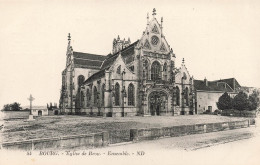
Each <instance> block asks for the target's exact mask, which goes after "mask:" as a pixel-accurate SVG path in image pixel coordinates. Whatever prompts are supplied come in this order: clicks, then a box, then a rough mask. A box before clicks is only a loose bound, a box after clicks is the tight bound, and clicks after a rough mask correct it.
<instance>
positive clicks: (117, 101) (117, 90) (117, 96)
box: [115, 83, 120, 105]
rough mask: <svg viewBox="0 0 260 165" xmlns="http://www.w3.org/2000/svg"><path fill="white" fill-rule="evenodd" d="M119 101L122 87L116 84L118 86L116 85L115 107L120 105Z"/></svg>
mask: <svg viewBox="0 0 260 165" xmlns="http://www.w3.org/2000/svg"><path fill="white" fill-rule="evenodd" d="M119 99H120V86H119V84H118V83H116V85H115V105H119V104H120V102H119Z"/></svg>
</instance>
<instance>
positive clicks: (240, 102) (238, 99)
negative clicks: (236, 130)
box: [234, 92, 249, 111]
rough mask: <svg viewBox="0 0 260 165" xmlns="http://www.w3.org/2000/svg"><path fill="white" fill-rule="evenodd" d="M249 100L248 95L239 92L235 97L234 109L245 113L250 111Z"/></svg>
mask: <svg viewBox="0 0 260 165" xmlns="http://www.w3.org/2000/svg"><path fill="white" fill-rule="evenodd" d="M248 102H249V101H248V98H247V94H245V93H244V92H239V93H238V94H237V95H236V96H235V97H234V109H237V110H239V111H243V110H246V109H248V105H249V104H248Z"/></svg>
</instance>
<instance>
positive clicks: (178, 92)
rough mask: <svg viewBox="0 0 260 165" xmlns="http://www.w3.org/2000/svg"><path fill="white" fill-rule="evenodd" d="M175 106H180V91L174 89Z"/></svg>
mask: <svg viewBox="0 0 260 165" xmlns="http://www.w3.org/2000/svg"><path fill="white" fill-rule="evenodd" d="M176 105H177V106H180V89H179V87H176Z"/></svg>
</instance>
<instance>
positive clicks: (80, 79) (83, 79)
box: [78, 75, 85, 86]
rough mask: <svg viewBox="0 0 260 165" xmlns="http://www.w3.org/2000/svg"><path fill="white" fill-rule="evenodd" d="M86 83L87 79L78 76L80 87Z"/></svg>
mask: <svg viewBox="0 0 260 165" xmlns="http://www.w3.org/2000/svg"><path fill="white" fill-rule="evenodd" d="M84 81H85V77H84V76H83V75H79V76H78V86H81V85H82V84H83V83H84Z"/></svg>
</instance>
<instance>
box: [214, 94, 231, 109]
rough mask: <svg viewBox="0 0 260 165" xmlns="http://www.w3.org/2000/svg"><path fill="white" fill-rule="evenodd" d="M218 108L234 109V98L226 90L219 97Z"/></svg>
mask: <svg viewBox="0 0 260 165" xmlns="http://www.w3.org/2000/svg"><path fill="white" fill-rule="evenodd" d="M217 107H218V109H221V110H225V109H232V107H233V100H232V98H231V97H230V96H229V95H228V93H227V92H225V93H224V94H223V95H222V96H220V97H219V99H218V102H217Z"/></svg>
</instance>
